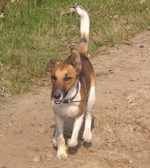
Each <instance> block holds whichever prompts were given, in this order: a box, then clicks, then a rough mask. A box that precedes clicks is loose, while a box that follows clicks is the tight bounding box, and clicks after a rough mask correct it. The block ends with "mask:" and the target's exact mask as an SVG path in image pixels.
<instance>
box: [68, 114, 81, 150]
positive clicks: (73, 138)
mask: <svg viewBox="0 0 150 168" xmlns="http://www.w3.org/2000/svg"><path fill="white" fill-rule="evenodd" d="M82 122H83V115H81V116H80V117H78V118H76V119H75V121H74V125H73V132H72V135H71V138H70V139H69V140H68V146H69V147H71V148H73V147H75V146H77V145H78V134H79V131H80V128H81V125H82Z"/></svg>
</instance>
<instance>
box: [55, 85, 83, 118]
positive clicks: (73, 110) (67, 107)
mask: <svg viewBox="0 0 150 168" xmlns="http://www.w3.org/2000/svg"><path fill="white" fill-rule="evenodd" d="M80 87H81V84H80V83H79V91H78V93H77V95H76V97H75V98H74V99H73V101H80V100H81V96H80ZM76 92H77V84H76V85H75V86H74V87H73V88H72V89H71V90H69V92H68V94H67V96H66V98H65V99H70V98H72V97H73V96H74V95H75V94H76ZM79 104H80V102H72V103H67V104H63V103H62V104H55V103H54V101H53V100H52V107H53V109H54V111H55V113H57V114H58V115H59V116H61V117H66V116H67V117H73V118H74V117H75V116H76V115H77V113H78V106H79Z"/></svg>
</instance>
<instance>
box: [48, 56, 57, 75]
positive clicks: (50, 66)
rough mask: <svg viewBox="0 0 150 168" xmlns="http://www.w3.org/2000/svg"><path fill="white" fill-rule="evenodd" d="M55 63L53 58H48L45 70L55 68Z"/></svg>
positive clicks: (50, 70)
mask: <svg viewBox="0 0 150 168" xmlns="http://www.w3.org/2000/svg"><path fill="white" fill-rule="evenodd" d="M56 63H57V62H56V60H55V59H52V60H50V61H49V63H48V64H47V67H46V71H47V72H52V70H53V69H54V68H55V65H56Z"/></svg>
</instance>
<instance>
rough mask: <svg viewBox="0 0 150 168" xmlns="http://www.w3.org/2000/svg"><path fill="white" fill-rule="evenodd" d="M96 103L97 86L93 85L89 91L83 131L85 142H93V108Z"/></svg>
mask: <svg viewBox="0 0 150 168" xmlns="http://www.w3.org/2000/svg"><path fill="white" fill-rule="evenodd" d="M94 103H95V86H92V87H91V89H90V92H89V99H88V103H87V109H86V116H85V128H84V132H83V140H84V141H85V142H91V140H92V132H91V125H92V110H93V107H94Z"/></svg>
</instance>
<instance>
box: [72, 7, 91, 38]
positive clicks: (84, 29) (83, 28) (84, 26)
mask: <svg viewBox="0 0 150 168" xmlns="http://www.w3.org/2000/svg"><path fill="white" fill-rule="evenodd" d="M75 9H76V12H77V13H78V15H79V16H80V33H81V34H86V35H89V29H90V19H89V15H88V13H87V11H86V10H84V9H82V8H81V7H80V6H76V8H75Z"/></svg>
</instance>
